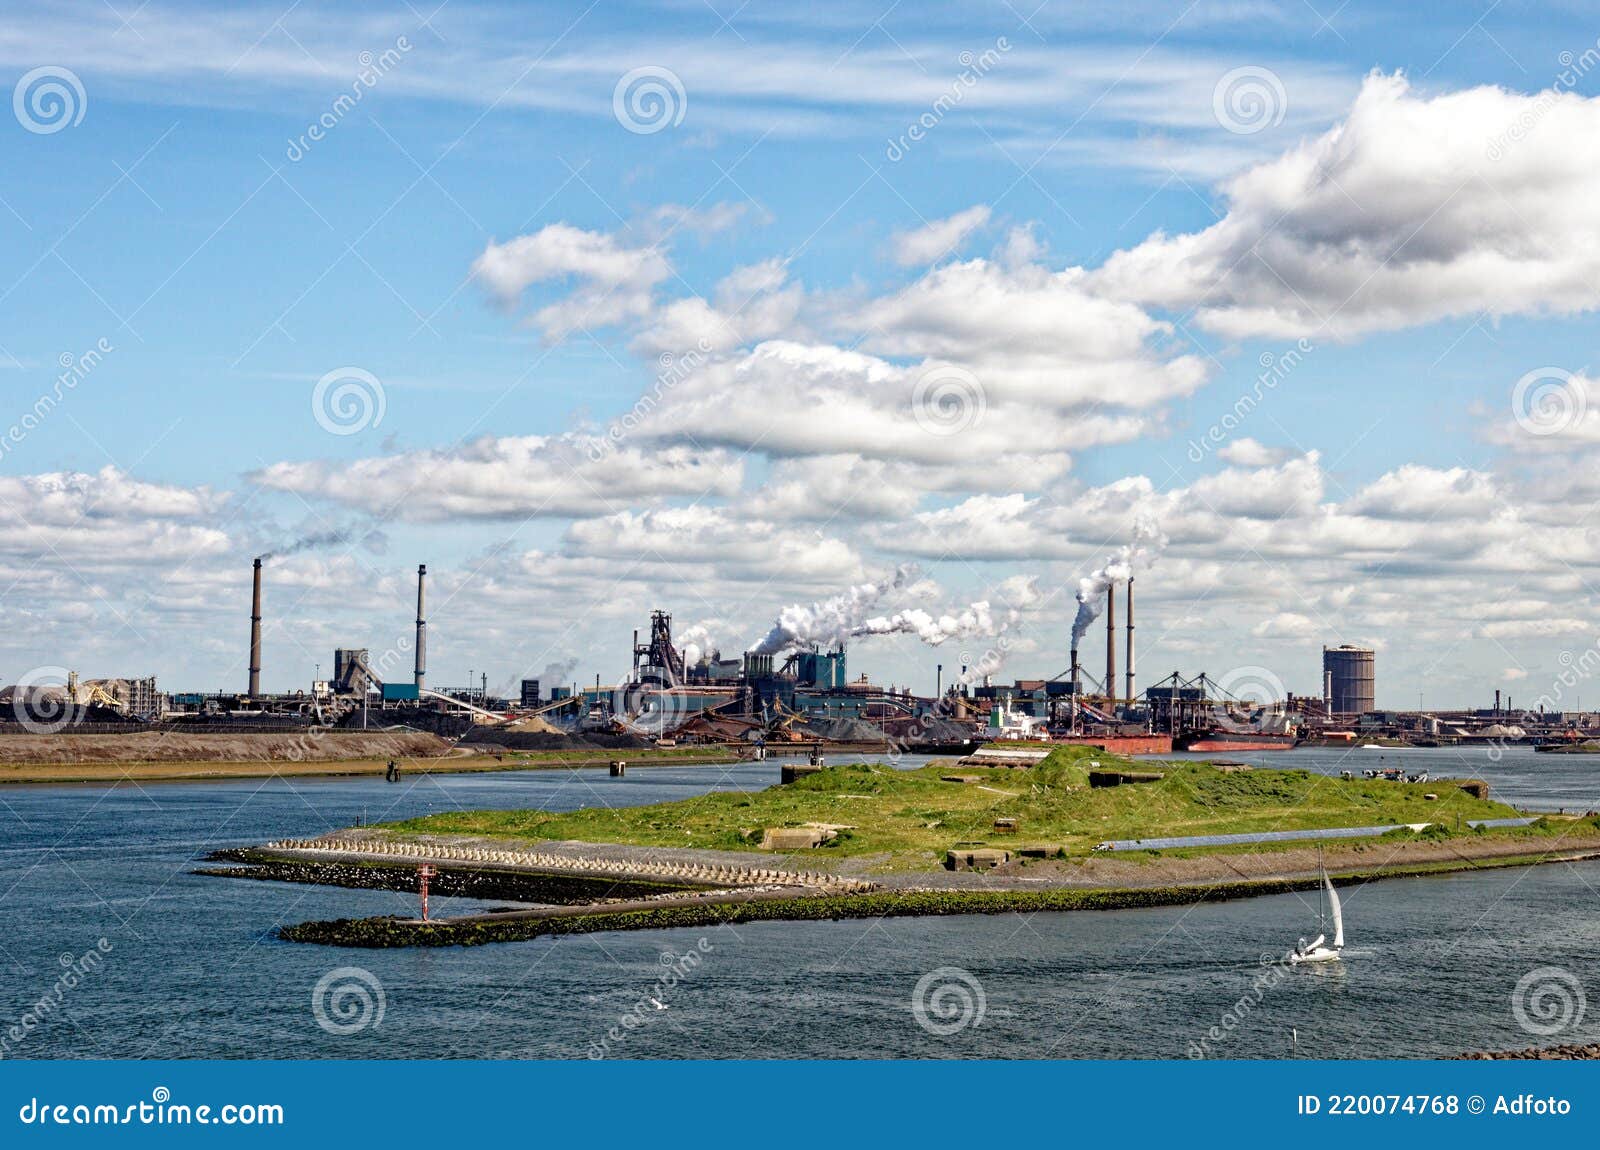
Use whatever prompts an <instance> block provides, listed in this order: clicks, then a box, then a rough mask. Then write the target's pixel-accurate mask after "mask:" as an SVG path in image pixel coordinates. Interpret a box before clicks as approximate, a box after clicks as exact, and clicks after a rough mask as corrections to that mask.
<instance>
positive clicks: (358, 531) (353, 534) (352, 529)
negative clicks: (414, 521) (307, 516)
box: [256, 525, 389, 563]
mask: <svg viewBox="0 0 1600 1150" xmlns="http://www.w3.org/2000/svg"><path fill="white" fill-rule="evenodd" d="M388 542H389V540H388V537H387V536H386V535H384V533H383V532H382V531H379V530H378V529H377V528H374V527H367V526H358V525H351V526H349V527H335V528H331V529H329V530H326V531H310V532H307V533H306V534H304V535H301V536H299V537H297V538H295V539H292V540H290V541H289V542H288V543H284V544H282V545H280V546H278V547H276V548H274V549H273V550H271V551H265V552H263V553H262V554H260V555H258V556H256V558H258V559H260V560H261V561H262V562H263V563H265V562H266V561H267V560H268V559H282V558H285V557H287V556H289V555H298V554H300V552H302V551H315V550H317V549H319V548H322V547H343V546H345V545H347V544H351V543H359V544H361V545H362V546H363V547H365V548H367V550H369V551H376V552H382V551H383V549H384V548H385V547H386V546H387V545H388Z"/></svg>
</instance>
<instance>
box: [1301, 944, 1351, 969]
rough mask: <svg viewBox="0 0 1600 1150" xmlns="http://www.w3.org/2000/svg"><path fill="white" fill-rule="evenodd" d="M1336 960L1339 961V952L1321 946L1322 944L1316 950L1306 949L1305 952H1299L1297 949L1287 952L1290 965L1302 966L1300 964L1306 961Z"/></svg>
mask: <svg viewBox="0 0 1600 1150" xmlns="http://www.w3.org/2000/svg"><path fill="white" fill-rule="evenodd" d="M1338 961H1339V952H1338V951H1337V950H1329V949H1328V948H1327V947H1323V946H1319V947H1317V949H1316V950H1310V951H1307V952H1306V953H1305V954H1300V953H1299V952H1298V951H1292V950H1291V951H1290V952H1289V965H1290V966H1302V965H1304V964H1306V963H1312V962H1338Z"/></svg>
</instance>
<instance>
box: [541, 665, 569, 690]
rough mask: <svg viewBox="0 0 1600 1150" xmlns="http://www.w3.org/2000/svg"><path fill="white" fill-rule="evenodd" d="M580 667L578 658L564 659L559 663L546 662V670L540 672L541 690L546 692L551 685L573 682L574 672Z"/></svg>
mask: <svg viewBox="0 0 1600 1150" xmlns="http://www.w3.org/2000/svg"><path fill="white" fill-rule="evenodd" d="M577 669H578V660H577V659H576V658H572V659H563V660H561V661H560V662H559V663H546V664H545V668H544V670H542V671H540V672H539V690H541V691H544V692H546V693H548V692H549V690H550V688H551V687H561V686H565V685H566V684H568V683H570V682H572V673H573V672H574V671H576V670H577Z"/></svg>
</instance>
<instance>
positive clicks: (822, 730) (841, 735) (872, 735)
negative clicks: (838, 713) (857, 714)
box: [805, 718, 889, 743]
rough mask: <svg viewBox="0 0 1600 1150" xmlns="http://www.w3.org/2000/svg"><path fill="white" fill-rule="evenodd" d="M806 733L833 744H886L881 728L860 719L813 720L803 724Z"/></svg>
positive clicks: (886, 739)
mask: <svg viewBox="0 0 1600 1150" xmlns="http://www.w3.org/2000/svg"><path fill="white" fill-rule="evenodd" d="M805 730H806V732H807V733H809V734H812V735H815V736H816V737H817V738H819V739H827V740H829V741H830V742H835V743H887V742H888V741H889V740H888V738H887V737H886V736H885V735H884V733H883V730H882V728H880V727H876V726H874V725H873V724H871V723H868V722H865V721H864V720H861V719H846V718H838V719H813V720H812V721H811V722H809V723H807V724H805Z"/></svg>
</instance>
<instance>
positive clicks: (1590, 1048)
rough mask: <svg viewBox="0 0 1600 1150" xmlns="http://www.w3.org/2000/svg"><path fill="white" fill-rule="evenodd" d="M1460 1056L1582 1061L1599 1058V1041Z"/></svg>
mask: <svg viewBox="0 0 1600 1150" xmlns="http://www.w3.org/2000/svg"><path fill="white" fill-rule="evenodd" d="M1460 1057H1461V1058H1463V1059H1466V1060H1468V1061H1482V1060H1485V1059H1488V1060H1494V1061H1498V1060H1500V1059H1536V1060H1538V1061H1541V1062H1560V1061H1569V1060H1570V1061H1584V1060H1588V1059H1593V1058H1600V1042H1591V1043H1589V1044H1587V1045H1584V1046H1543V1047H1540V1046H1530V1047H1529V1048H1528V1049H1526V1050H1499V1051H1494V1052H1489V1051H1479V1052H1478V1053H1476V1054H1463V1055H1461V1056H1460Z"/></svg>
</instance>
